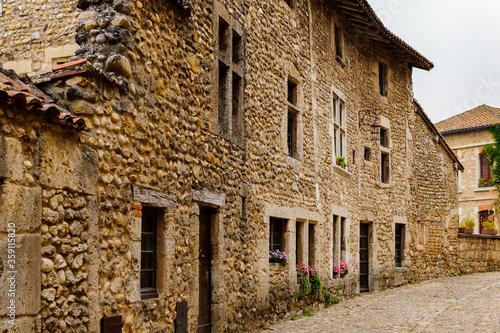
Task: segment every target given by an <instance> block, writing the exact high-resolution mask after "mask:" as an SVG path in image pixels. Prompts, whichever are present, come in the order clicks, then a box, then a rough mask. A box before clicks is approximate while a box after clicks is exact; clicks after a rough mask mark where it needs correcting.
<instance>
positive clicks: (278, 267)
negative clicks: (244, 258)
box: [269, 262, 286, 271]
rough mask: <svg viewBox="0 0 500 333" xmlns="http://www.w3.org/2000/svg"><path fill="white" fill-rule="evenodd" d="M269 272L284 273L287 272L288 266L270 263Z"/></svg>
mask: <svg viewBox="0 0 500 333" xmlns="http://www.w3.org/2000/svg"><path fill="white" fill-rule="evenodd" d="M269 270H270V271H284V270H286V266H283V265H282V264H280V263H277V262H270V263H269Z"/></svg>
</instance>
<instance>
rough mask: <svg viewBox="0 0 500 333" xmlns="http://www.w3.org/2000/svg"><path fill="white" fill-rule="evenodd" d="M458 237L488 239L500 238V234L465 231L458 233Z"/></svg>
mask: <svg viewBox="0 0 500 333" xmlns="http://www.w3.org/2000/svg"><path fill="white" fill-rule="evenodd" d="M458 237H463V238H486V239H500V236H498V235H485V234H465V233H461V232H459V233H458Z"/></svg>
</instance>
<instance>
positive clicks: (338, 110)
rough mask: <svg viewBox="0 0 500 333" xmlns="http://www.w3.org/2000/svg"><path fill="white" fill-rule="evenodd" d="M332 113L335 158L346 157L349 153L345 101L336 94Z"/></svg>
mask: <svg viewBox="0 0 500 333" xmlns="http://www.w3.org/2000/svg"><path fill="white" fill-rule="evenodd" d="M332 111H333V135H334V136H333V149H334V151H333V153H334V157H335V158H337V157H345V154H346V151H347V144H346V114H345V105H344V101H342V100H341V99H340V98H339V97H338V96H337V95H335V94H334V95H333V100H332Z"/></svg>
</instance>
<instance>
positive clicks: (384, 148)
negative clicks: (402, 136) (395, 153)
mask: <svg viewBox="0 0 500 333" xmlns="http://www.w3.org/2000/svg"><path fill="white" fill-rule="evenodd" d="M380 151H381V152H382V153H386V154H390V153H391V149H390V148H389V147H384V146H380Z"/></svg>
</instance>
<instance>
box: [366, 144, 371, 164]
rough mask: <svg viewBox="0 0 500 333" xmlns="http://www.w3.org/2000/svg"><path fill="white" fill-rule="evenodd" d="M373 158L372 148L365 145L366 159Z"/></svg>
mask: <svg viewBox="0 0 500 333" xmlns="http://www.w3.org/2000/svg"><path fill="white" fill-rule="evenodd" d="M371 159H372V151H371V149H370V148H366V147H365V161H370V160H371Z"/></svg>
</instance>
